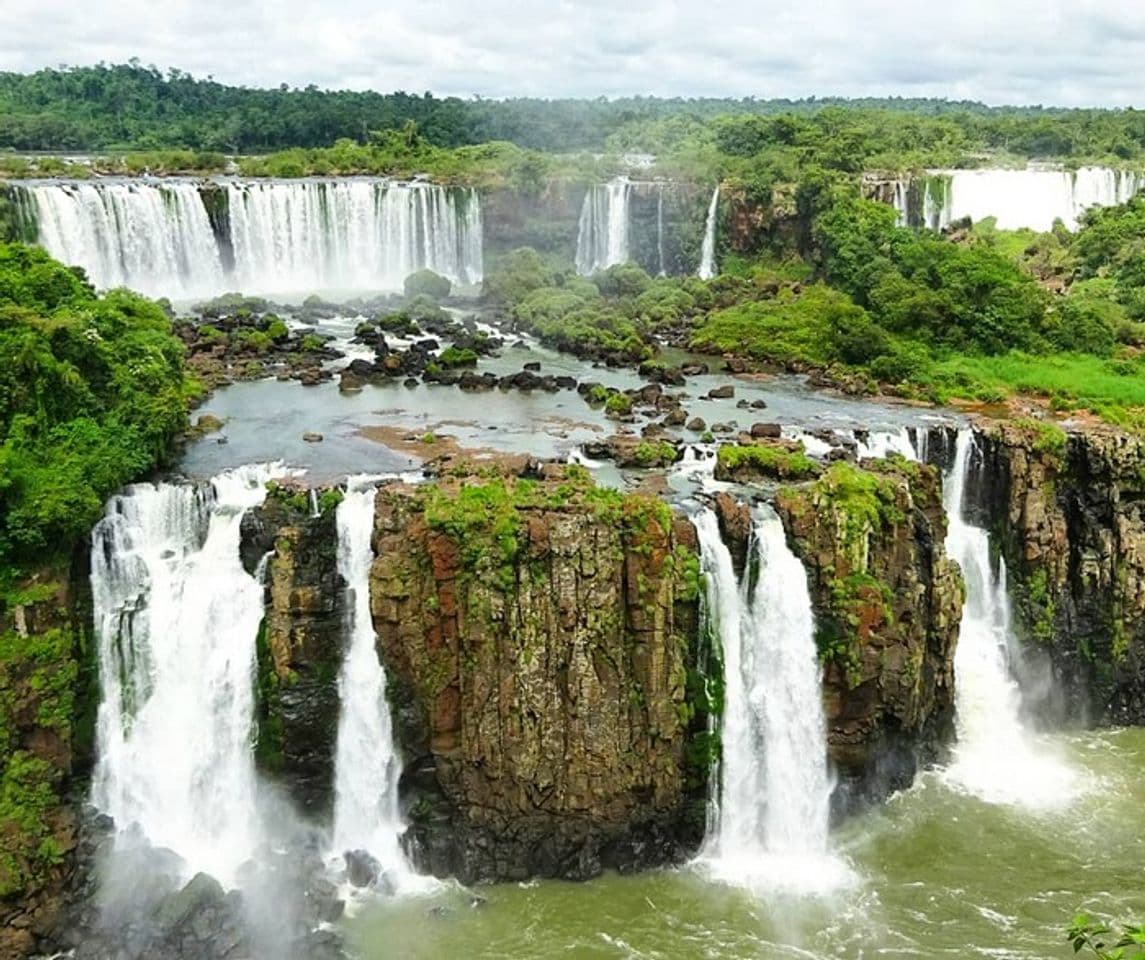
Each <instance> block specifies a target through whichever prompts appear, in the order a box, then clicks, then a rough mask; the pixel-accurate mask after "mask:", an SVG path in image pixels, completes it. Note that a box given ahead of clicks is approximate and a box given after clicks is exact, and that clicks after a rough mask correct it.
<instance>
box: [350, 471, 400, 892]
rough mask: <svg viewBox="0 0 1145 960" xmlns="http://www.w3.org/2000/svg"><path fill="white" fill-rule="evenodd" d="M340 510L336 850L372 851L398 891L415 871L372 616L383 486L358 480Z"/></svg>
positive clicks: (384, 678) (398, 763) (365, 480)
mask: <svg viewBox="0 0 1145 960" xmlns="http://www.w3.org/2000/svg"><path fill="white" fill-rule="evenodd" d="M347 486H348V489H347V492H346V495H345V498H344V499H343V500H342V502H341V503H340V504H338V508H337V526H338V572H339V573H340V574H341V575H342V578H343V579H344V580H345V581H346V641H345V642H346V652H345V657H344V659H343V661H342V668H341V671H340V673H339V675H338V692H339V697H340V700H341V713H340V714H339V721H338V742H337V749H336V751H335V763H334V770H335V774H334V793H335V800H334V852H335V854H336V855H341V854H342V853H344V852H346V851H351V850H366V851H368V852H369V853H370V854H371V855H372V856H373V857H374V858H375V859H376V860H377V861H378V862H379V863H380V864H381V866H382V869H383V870H384V871H385V873H386V875H387V877H388V879H389V880H390V881H391V883H394V884H395V885H398V884H399V883H400V881H401V880H402V879H403V878H406V877H408V875H409V873H410V871H409V867H408V864H407V862H406V858H405V855H404V854H403V853H402V849H401V845H400V842H399V840H400V837H401V834H402V832H403V831H404V830H405V824H404V823H403V822H402V819H401V815H400V813H399V811H398V777H399V776H400V774H401V763H400V759H399V757H398V754H397V748H396V746H395V744H394V737H393V724H392V721H391V718H390V708H389V703H388V702H387V700H386V675H385V671H384V670H383V668H382V665H381V663H380V661H379V659H378V651H377V636H376V634H375V633H374V627H373V622H372V618H371V615H370V594H369V576H370V566H371V564H372V563H373V561H374V551H373V547H372V545H371V537H372V534H373V530H374V500H375V496H376V494H377V488H376V487H375V486H374V485H373V483H372V482H371V481H370V480H369V479H363V478H358V479H357V480H353V479H352V480H350V481H349V482H348V484H347Z"/></svg>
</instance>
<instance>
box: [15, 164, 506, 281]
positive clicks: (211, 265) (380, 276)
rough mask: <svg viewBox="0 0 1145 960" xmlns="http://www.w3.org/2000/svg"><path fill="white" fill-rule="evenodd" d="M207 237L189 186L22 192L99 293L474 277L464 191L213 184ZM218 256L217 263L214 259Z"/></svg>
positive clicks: (137, 184) (354, 181)
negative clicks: (418, 273) (221, 220)
mask: <svg viewBox="0 0 1145 960" xmlns="http://www.w3.org/2000/svg"><path fill="white" fill-rule="evenodd" d="M218 182H219V183H221V184H222V185H223V186H224V192H223V194H222V196H224V197H225V198H226V204H227V217H226V218H225V225H219V229H220V230H223V229H229V231H230V233H229V236H222V237H219V236H216V234H215V232H214V231H213V230H212V227H211V221H210V219H209V217H208V215H207V207H206V206H205V204H204V201H203V194H202V191H201V189H200V188H201V187H202V186H203V184H202V183H201V182H199V181H193V180H178V179H169V180H162V181H156V180H147V179H140V180H104V181H98V182H91V183H85V182H55V181H52V182H47V181H45V182H32V183H27V184H19V185H16V186H15V187H14V189H15V190H17V191H26V192H27V194H28V195H29V196H30V198H31V201H32V202H31V204H29V206H30V207H31V208H32V209H33V210H34V211H35V220H36V224H37V230H38V238H39V242H40V243H41V244H42V245H43V246H44V247H45V248H46V249H47V250H48V252H49V253H51V254H52V256H54V257H56V258H58V259H60V260H62V261H63V262H65V263H70V264H76V265H78V266H81V267H83V268H84V269H85V270H86V271H87V273H88V276H89V277H90V278H91V280H92V282H93V283H94V284H95V285H96V286H97V287H100V288H109V287H115V286H129V287H132V288H134V289H136V290H139V291H140V292H142V293H145V294H148V295H150V296H166V297H171V298H175V299H192V298H195V297H209V296H214V295H216V294H219V293H222V292H224V291H226V290H234V289H241V290H243V291H244V292H246V293H259V294H279V295H282V294H297V293H302V292H308V291H313V290H344V291H348V290H400V289H401V287H402V283H403V281H404V280H405V278H406V277H407V276H408V275H409V274H410V273H413V272H414V271H415V270H419V269H422V268H423V267H426V268H429V269H430V270H433V271H435V272H437V273H440V274H442V275H443V276H446V277H448V278H449V279H450V280H452V281H453V282H454V283H457V284H476V283H480V282H481V279H482V275H483V269H484V265H483V255H482V220H481V202H480V198H479V196H478V194H477V192H476V191H475V190H472V189H462V188H446V187H442V186H437V185H434V184H429V183H392V182H389V181H385V180H372V179H367V178H341V179H333V178H330V179H317V178H312V179H306V180H282V181H241V180H233V179H226V180H221V181H218ZM224 249H225V250H226V251H227V256H226V257H224V256H223V251H224Z"/></svg>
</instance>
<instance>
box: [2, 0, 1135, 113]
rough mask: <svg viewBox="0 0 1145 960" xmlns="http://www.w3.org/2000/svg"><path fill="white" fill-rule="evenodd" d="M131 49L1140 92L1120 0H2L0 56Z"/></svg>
mask: <svg viewBox="0 0 1145 960" xmlns="http://www.w3.org/2000/svg"><path fill="white" fill-rule="evenodd" d="M133 56H137V57H139V58H140V60H142V61H143V62H144V63H154V64H156V65H158V66H160V67H163V68H166V67H169V66H174V67H178V68H180V69H183V70H189V71H190V72H192V73H194V74H196V75H200V76H201V75H206V74H212V75H214V76H215V77H216V78H217V79H219V80H223V81H226V82H231V83H245V84H251V85H257V86H276V85H277V84H279V83H283V82H285V83H289V84H291V85H305V84H308V83H314V84H317V85H318V86H320V87H352V88H370V89H376V90H380V91H391V90H398V89H403V90H407V91H413V92H421V91H423V90H433V91H434V92H435V93H439V94H457V95H460V96H469V95H471V94H480V95H482V96H486V97H503V96H514V95H539V96H588V97H593V96H599V95H609V96H614V95H623V94H657V95H663V96H675V95H680V96H735V97H739V96H746V95H754V96H760V97H781V96H789V97H802V96H809V95H812V94H815V95H820V96H827V95H848V96H868V95H871V96H883V95H901V96H947V97H952V98H971V99H979V100H984V101H986V102H989V103H1046V104H1050V103H1055V104H1065V105H1096V106H1124V105H1127V104H1130V103H1142V102H1143V101H1145V95H1143V94H1145V74H1142V73H1141V72H1140V70H1139V69H1137V68H1138V65H1139V64H1140V62H1141V61H1142V59H1143V57H1145V6H1138V5H1136V4H1126V3H1123V2H1121V0H1039V2H1034V0H1006V2H997V0H965V2H962V3H958V4H948V5H946V6H943V7H941V8H938V9H936V8H935V7H933V6H932V5H930V4H925V5H924V4H921V3H917V2H914V3H912V2H909V0H807V2H803V3H791V2H790V0H785V2H783V3H775V2H772V0H764V2H758V0H757V2H750V0H713V2H709V3H699V4H697V3H695V2H691V3H688V4H684V3H682V2H678V0H627V2H624V0H621V2H617V0H576V2H574V0H532V2H528V3H522V2H521V0H486V2H483V3H476V2H474V0H423V2H410V3H407V4H403V5H401V6H398V5H397V4H383V5H379V4H378V3H377V0H333V2H321V0H261V2H256V3H251V2H249V0H248V2H246V3H244V2H242V0H229V2H224V0H193V2H192V0H165V2H163V3H156V2H155V0H91V2H89V3H88V4H86V5H85V6H84V8H83V15H82V16H77V8H76V6H75V4H74V2H73V0H67V2H65V0H40V2H39V3H37V4H34V5H32V4H18V3H5V4H2V5H0V66H3V68H4V69H11V70H34V69H36V68H39V67H43V66H56V65H59V64H63V63H67V64H88V63H95V62H98V61H100V60H103V61H108V62H122V61H125V60H127V59H128V58H130V57H133Z"/></svg>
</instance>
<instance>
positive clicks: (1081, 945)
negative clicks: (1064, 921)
mask: <svg viewBox="0 0 1145 960" xmlns="http://www.w3.org/2000/svg"><path fill="white" fill-rule="evenodd" d="M1066 939H1067V940H1069V942H1070V945H1071V946H1072V947H1073V952H1074V953H1081V952H1082V951H1083V950H1085V951H1086V953H1087V954H1088V953H1092V954H1093V956H1095V957H1096V958H1097V960H1132V958H1134V957H1142V956H1145V926H1134V925H1132V924H1126V925H1125V926H1123V927H1122V928H1121V930H1119V931H1118V930H1115V929H1114V928H1112V927H1110V926H1109V925H1107V924H1104V923H1101V922H1100V921H1097V920H1094V919H1092V918H1091V917H1089V916H1087V915H1086V914H1084V913H1080V914H1078V915H1077V916H1076V917H1074V919H1073V923H1071V924H1070V925H1069V928H1068V929H1067V930H1066Z"/></svg>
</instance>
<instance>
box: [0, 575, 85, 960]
mask: <svg viewBox="0 0 1145 960" xmlns="http://www.w3.org/2000/svg"><path fill="white" fill-rule="evenodd" d="M73 566H74V567H75V569H74V570H72V571H71V572H70V574H69V571H68V570H67V569H66V567H67V564H66V563H65V564H64V569H62V570H45V571H42V572H41V573H40V575H38V576H36V577H33V578H31V579H29V580H28V581H26V582H25V583H23V584H21V586H20V588H19V589H18V590H16V591H14V592H12V593H10V594H9V595H8V596H9V603H8V604H7V605H6V606H5V605H0V960H15V958H19V957H24V956H27V955H30V954H32V953H37V952H51V950H52V949H53V948H54V946H55V941H54V937H53V934H54V933H55V928H56V926H57V923H58V919H59V917H60V914H61V910H62V908H63V901H64V897H65V893H66V888H67V885H68V883H69V881H70V878H71V875H72V872H73V869H74V851H75V848H76V844H77V833H78V819H77V816H76V811H75V809H74V807H73V806H72V804H71V802H70V799H69V792H70V790H71V789H72V786H73V782H74V778H75V777H76V776H77V775H80V774H82V773H83V772H84V770H85V768H86V765H87V763H88V760H89V758H90V751H91V743H90V740H91V731H92V722H93V711H94V706H95V702H94V698H93V696H92V690H91V687H90V684H91V682H92V677H93V673H94V671H93V669H92V664H91V660H90V658H91V656H92V654H91V650H92V647H91V596H90V592H89V591H88V588H87V568H86V557H84V556H83V555H81V554H77V559H76V562H75V564H74V565H73Z"/></svg>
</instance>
